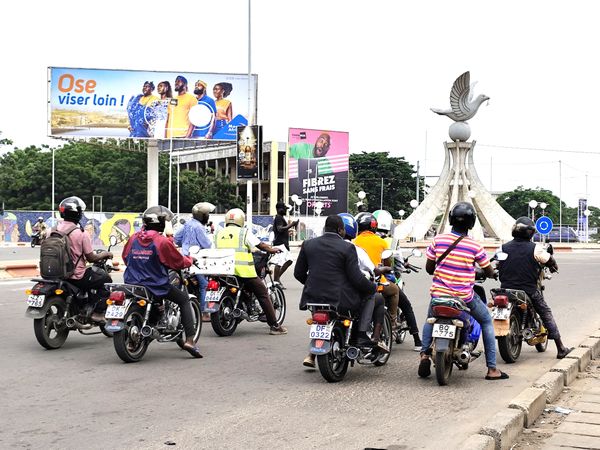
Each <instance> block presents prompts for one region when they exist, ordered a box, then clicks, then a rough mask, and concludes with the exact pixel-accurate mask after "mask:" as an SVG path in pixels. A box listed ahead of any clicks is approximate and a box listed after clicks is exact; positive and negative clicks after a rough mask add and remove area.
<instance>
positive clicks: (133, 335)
mask: <svg viewBox="0 0 600 450" xmlns="http://www.w3.org/2000/svg"><path fill="white" fill-rule="evenodd" d="M124 322H125V328H124V329H123V330H121V331H117V332H116V333H115V334H114V337H113V344H114V346H115V351H116V352H117V355H118V356H119V358H121V359H122V360H123V361H124V362H126V363H132V362H138V361H140V360H141V359H142V358H143V357H144V354H145V353H146V350H147V349H148V345H149V344H150V340H149V339H146V338H144V337H143V336H142V332H141V330H142V325H143V323H144V312H143V310H142V309H141V308H137V307H134V308H131V309H130V310H129V311H128V312H127V315H126V316H125V318H124Z"/></svg>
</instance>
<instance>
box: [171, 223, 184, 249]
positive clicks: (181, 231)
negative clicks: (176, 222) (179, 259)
mask: <svg viewBox="0 0 600 450" xmlns="http://www.w3.org/2000/svg"><path fill="white" fill-rule="evenodd" d="M184 230H185V225H183V226H182V227H181V228H180V229H179V230H177V233H175V236H173V242H175V245H176V246H177V247H181V246H182V245H183V235H184V233H185V231H184Z"/></svg>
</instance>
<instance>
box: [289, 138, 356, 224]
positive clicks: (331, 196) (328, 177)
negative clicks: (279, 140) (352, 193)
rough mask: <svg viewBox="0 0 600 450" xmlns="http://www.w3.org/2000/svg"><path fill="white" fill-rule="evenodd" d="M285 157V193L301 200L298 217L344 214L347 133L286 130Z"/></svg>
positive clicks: (346, 193)
mask: <svg viewBox="0 0 600 450" xmlns="http://www.w3.org/2000/svg"><path fill="white" fill-rule="evenodd" d="M288 154H289V158H288V174H289V193H290V196H292V195H296V196H298V198H299V199H300V200H302V203H303V204H302V205H300V206H299V210H300V214H301V215H304V214H306V215H309V216H312V215H323V216H327V215H329V214H338V213H341V212H346V211H347V209H348V158H349V134H348V133H347V132H343V131H327V130H310V129H305V128H290V130H289V136H288Z"/></svg>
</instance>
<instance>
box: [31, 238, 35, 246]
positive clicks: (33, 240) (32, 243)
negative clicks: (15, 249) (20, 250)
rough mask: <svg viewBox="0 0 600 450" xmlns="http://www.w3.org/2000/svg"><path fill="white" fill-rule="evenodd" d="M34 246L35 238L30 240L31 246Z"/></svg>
mask: <svg viewBox="0 0 600 450" xmlns="http://www.w3.org/2000/svg"><path fill="white" fill-rule="evenodd" d="M33 247H35V239H32V240H31V248H33Z"/></svg>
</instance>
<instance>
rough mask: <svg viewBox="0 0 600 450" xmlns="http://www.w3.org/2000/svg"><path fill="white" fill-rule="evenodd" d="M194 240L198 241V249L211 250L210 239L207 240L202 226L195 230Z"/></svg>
mask: <svg viewBox="0 0 600 450" xmlns="http://www.w3.org/2000/svg"><path fill="white" fill-rule="evenodd" d="M195 231H196V240H197V241H198V244H200V248H211V247H212V245H211V242H210V239H209V238H208V236H207V235H206V230H205V228H204V225H202V224H201V225H200V226H199V227H197V228H196V230H195Z"/></svg>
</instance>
